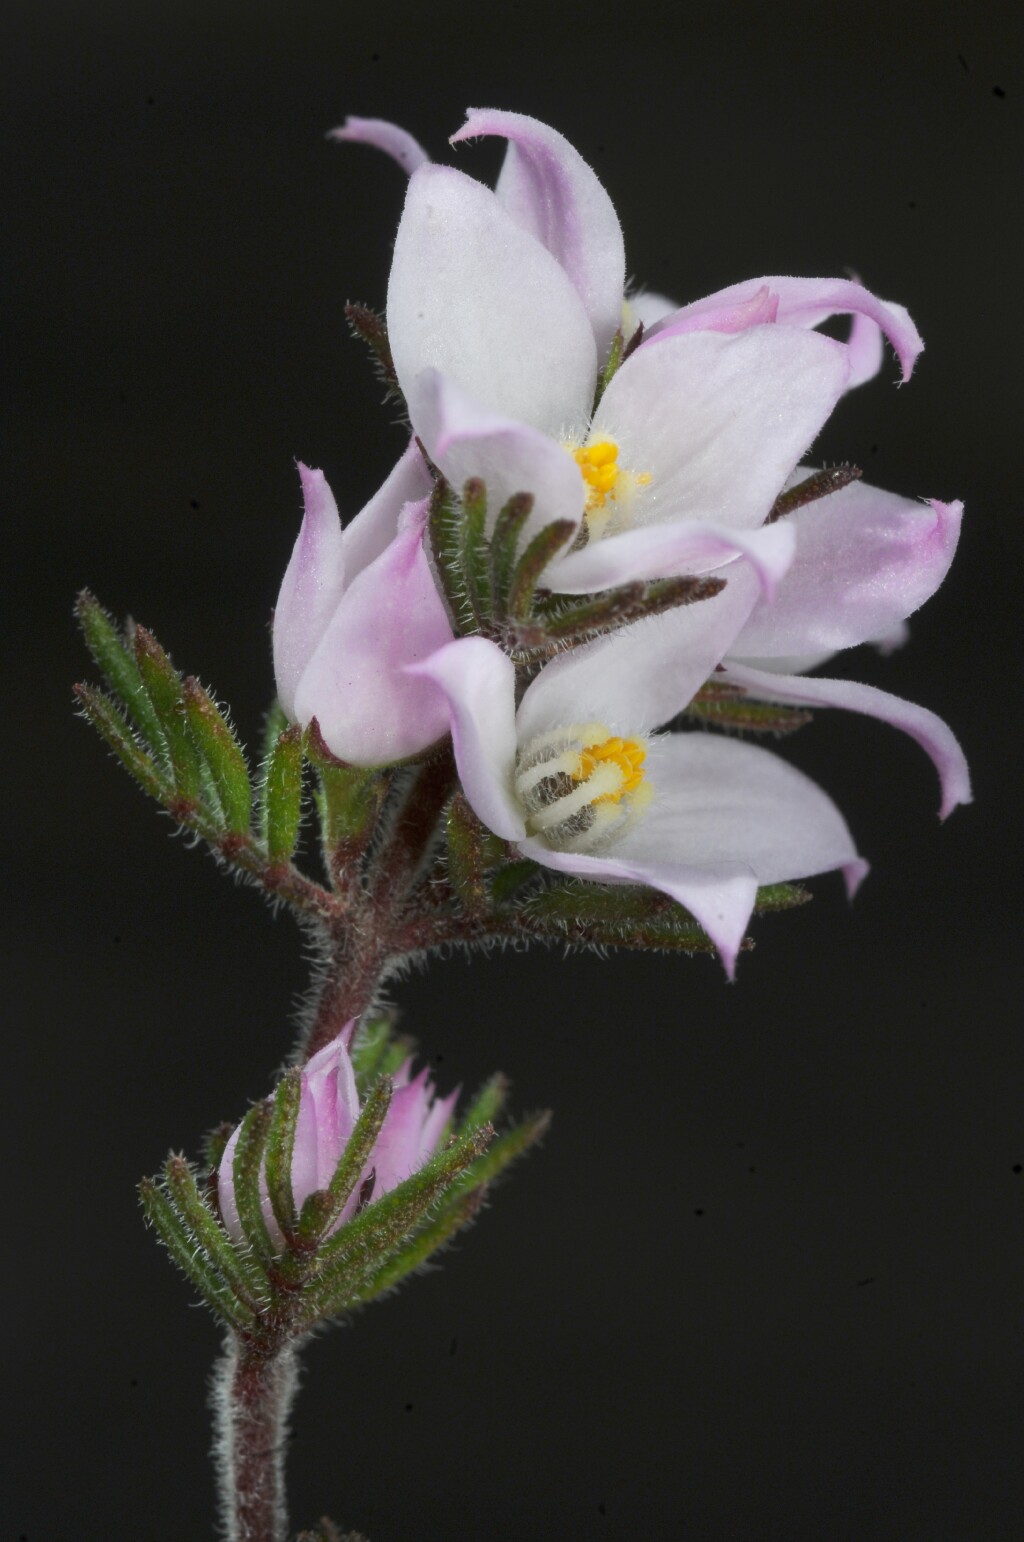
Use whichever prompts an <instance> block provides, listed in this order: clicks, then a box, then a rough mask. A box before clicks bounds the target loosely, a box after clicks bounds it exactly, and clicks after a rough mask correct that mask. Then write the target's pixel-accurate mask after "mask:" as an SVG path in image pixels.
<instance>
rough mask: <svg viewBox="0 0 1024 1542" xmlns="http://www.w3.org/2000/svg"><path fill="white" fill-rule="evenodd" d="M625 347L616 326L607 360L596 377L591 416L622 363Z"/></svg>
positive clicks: (620, 332) (619, 329)
mask: <svg viewBox="0 0 1024 1542" xmlns="http://www.w3.org/2000/svg"><path fill="white" fill-rule="evenodd" d="M625 349H626V340H625V338H624V337H623V335H622V328H621V327H617V328H616V329H615V336H614V337H613V338H612V346H611V348H610V349H609V352H608V362H607V363H606V364H605V367H604V369H603V370H602V371H601V374H600V375H599V377H598V381H597V391H596V392H595V394H594V407H593V412H592V413H591V416H593V413H594V412H596V411H597V408H598V404H599V403H600V400H601V398H602V396H603V395H604V393H605V391H607V389H608V387H609V386H610V385H611V382H612V379H613V377H614V376H615V373H616V371H617V370H618V368H619V365H620V364H621V363H622V355H623V353H624V352H625Z"/></svg>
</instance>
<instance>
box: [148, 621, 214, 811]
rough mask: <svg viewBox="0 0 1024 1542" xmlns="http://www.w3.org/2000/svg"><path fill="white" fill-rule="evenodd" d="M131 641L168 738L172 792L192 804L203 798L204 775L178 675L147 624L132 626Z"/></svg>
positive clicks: (193, 805)
mask: <svg viewBox="0 0 1024 1542" xmlns="http://www.w3.org/2000/svg"><path fill="white" fill-rule="evenodd" d="M132 643H133V646H134V650H135V662H136V663H137V664H138V666H139V674H140V675H141V676H142V683H143V685H144V686H145V688H146V694H147V695H148V696H149V699H150V701H151V702H152V704H153V710H154V711H155V712H156V715H157V717H158V718H159V719H160V726H161V728H162V729H163V731H164V735H165V737H166V739H167V747H168V750H169V752H170V756H171V770H172V771H173V773H174V788H175V792H176V794H177V796H178V797H179V798H180V799H182V800H183V802H184V803H185V804H187V805H189V806H191V807H193V808H194V807H196V806H198V805H199V803H200V802H201V801H202V797H201V795H202V790H203V779H202V773H201V770H200V763H199V755H198V752H197V751H196V747H195V745H194V743H193V741H192V735H191V734H190V733H189V730H188V721H187V718H186V716H185V694H184V690H183V688H182V683H181V676H180V675H179V674H178V671H177V670H176V669H175V668H174V665H173V664H172V663H171V661H170V659H169V658H168V657H167V654H166V653H165V652H164V650H163V648H161V646H160V644H159V643H158V642H157V640H156V638H155V637H154V636H153V634H152V632H150V631H149V630H148V629H147V628H146V627H144V626H136V627H135V630H134V632H133V634H132Z"/></svg>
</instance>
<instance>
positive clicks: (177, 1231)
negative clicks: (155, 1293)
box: [139, 1178, 254, 1332]
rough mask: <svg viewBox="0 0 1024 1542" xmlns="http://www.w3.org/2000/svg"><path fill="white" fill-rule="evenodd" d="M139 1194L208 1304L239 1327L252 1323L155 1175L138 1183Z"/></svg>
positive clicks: (165, 1241)
mask: <svg viewBox="0 0 1024 1542" xmlns="http://www.w3.org/2000/svg"><path fill="white" fill-rule="evenodd" d="M139 1197H140V1198H141V1200H142V1208H143V1210H144V1211H145V1215H146V1219H147V1221H148V1222H149V1223H150V1225H151V1226H152V1227H153V1229H154V1231H156V1232H157V1234H158V1235H159V1237H160V1240H161V1242H162V1243H163V1245H164V1247H165V1248H166V1249H167V1251H168V1253H170V1255H171V1258H172V1259H173V1260H174V1262H175V1263H176V1264H177V1266H178V1268H179V1269H180V1270H181V1272H182V1274H184V1275H185V1276H186V1278H187V1279H189V1280H190V1281H191V1283H192V1284H193V1285H194V1286H195V1288H196V1290H197V1291H198V1292H199V1294H200V1296H201V1297H202V1298H203V1300H204V1301H205V1302H206V1304H207V1305H208V1306H210V1307H212V1309H213V1311H215V1312H216V1313H217V1315H218V1316H219V1317H222V1318H223V1319H224V1321H225V1322H228V1323H230V1324H231V1326H232V1327H234V1328H236V1329H238V1330H239V1331H242V1332H244V1331H245V1329H247V1328H249V1327H251V1326H252V1323H253V1320H254V1319H253V1315H252V1313H251V1312H250V1311H249V1310H248V1308H247V1307H245V1306H244V1305H243V1303H242V1302H241V1301H239V1300H238V1298H237V1297H236V1296H235V1295H234V1294H233V1293H232V1291H231V1289H230V1287H229V1286H228V1284H227V1282H226V1281H225V1280H224V1279H223V1278H222V1276H221V1275H220V1273H219V1272H218V1270H217V1269H215V1268H214V1267H213V1265H212V1263H211V1262H210V1259H209V1257H208V1255H207V1253H206V1250H205V1248H203V1247H202V1246H200V1245H199V1240H198V1238H197V1237H196V1236H195V1235H194V1233H192V1231H191V1229H190V1228H188V1227H187V1226H185V1224H184V1223H183V1221H182V1219H181V1217H180V1216H179V1215H178V1212H177V1211H176V1210H175V1208H174V1206H173V1205H172V1204H171V1202H170V1200H169V1199H168V1197H167V1195H166V1194H165V1193H164V1192H163V1190H162V1189H161V1188H160V1187H159V1186H158V1185H157V1184H156V1183H155V1182H154V1181H153V1179H152V1178H143V1180H142V1182H141V1183H140V1184H139Z"/></svg>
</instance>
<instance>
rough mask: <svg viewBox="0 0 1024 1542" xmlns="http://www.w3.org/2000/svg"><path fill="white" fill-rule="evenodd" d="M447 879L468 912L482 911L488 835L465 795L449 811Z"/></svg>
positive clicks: (485, 896) (484, 898)
mask: <svg viewBox="0 0 1024 1542" xmlns="http://www.w3.org/2000/svg"><path fill="white" fill-rule="evenodd" d="M445 833H446V836H447V843H448V877H449V878H450V879H451V883H452V887H453V888H454V890H455V892H456V894H457V895H458V896H459V899H460V900H461V901H462V903H463V905H464V906H465V907H466V909H467V910H469V911H471V912H474V913H475V912H478V911H482V910H483V909H484V908H485V906H486V904H487V884H486V881H485V877H484V875H485V872H486V869H487V867H488V866H489V865H490V863H489V861H488V858H489V857H490V856H491V854H492V843H491V841H490V839H489V832H488V831H486V830H485V829H484V828H483V826H482V825H481V823H480V821H479V819H477V817H476V815H475V814H474V813H473V810H472V809H471V808H470V806H469V804H468V803H467V802H466V799H465V797H464V795H463V794H462V793H461V792H457V793H456V794H455V797H454V798H453V799H452V801H451V804H450V805H449V808H448V816H447V822H446V832H445Z"/></svg>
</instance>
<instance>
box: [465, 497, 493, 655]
mask: <svg viewBox="0 0 1024 1542" xmlns="http://www.w3.org/2000/svg"><path fill="white" fill-rule="evenodd" d="M486 526H487V489H486V487H485V486H484V484H483V482H481V480H480V478H479V477H471V478H470V480H469V481H468V482H467V483H466V485H465V487H464V488H463V489H462V551H461V553H460V556H461V565H462V575H463V581H464V583H465V586H466V597H467V599H468V600H469V606H470V609H471V611H472V613H473V617H474V620H475V622H476V626H475V630H476V631H480V630H481V628H482V624H483V623H484V622H486V621H487V620H488V618H489V617H490V615H491V611H492V596H491V575H490V565H489V551H488V543H487V528H486Z"/></svg>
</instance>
